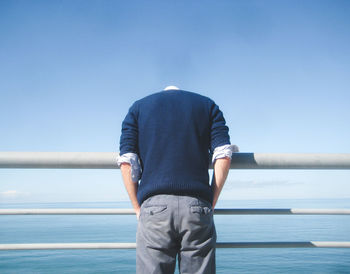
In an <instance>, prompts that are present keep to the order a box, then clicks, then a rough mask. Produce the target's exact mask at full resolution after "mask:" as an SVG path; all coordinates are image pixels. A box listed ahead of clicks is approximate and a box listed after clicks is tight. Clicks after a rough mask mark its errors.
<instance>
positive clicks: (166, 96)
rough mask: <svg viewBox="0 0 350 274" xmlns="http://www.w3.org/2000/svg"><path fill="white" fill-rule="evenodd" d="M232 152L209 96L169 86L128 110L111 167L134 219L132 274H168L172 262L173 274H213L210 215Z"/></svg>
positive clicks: (220, 113) (213, 257) (216, 107)
mask: <svg viewBox="0 0 350 274" xmlns="http://www.w3.org/2000/svg"><path fill="white" fill-rule="evenodd" d="M232 150H233V146H231V145H230V138H229V135H228V127H227V126H226V124H225V119H224V117H223V114H222V112H221V111H220V109H219V107H218V106H217V105H216V104H215V103H214V101H212V100H211V99H209V98H208V97H205V96H202V95H199V94H196V93H193V92H189V91H183V90H179V89H178V88H177V87H175V86H169V87H167V88H166V89H165V90H163V91H161V92H157V93H154V94H151V95H149V96H146V97H145V98H142V99H140V100H138V101H136V102H135V103H134V104H133V105H132V106H131V107H130V109H129V112H128V114H127V115H126V117H125V119H124V121H123V124H122V135H121V138H120V157H119V158H118V164H119V165H120V168H121V172H122V176H123V180H124V185H125V187H126V190H127V192H128V194H129V197H130V200H131V203H132V205H133V207H134V209H135V212H136V216H137V219H138V227H137V236H136V238H137V239H136V243H137V251H136V270H137V273H139V274H140V273H147V274H149V273H174V270H175V264H176V256H178V262H179V269H180V273H215V244H216V231H215V225H214V221H213V210H214V207H215V204H216V202H217V200H218V197H219V194H220V192H221V189H222V187H223V185H224V183H225V180H226V177H227V174H228V171H229V167H230V162H231V155H232ZM210 155H212V159H210ZM210 160H212V161H213V163H214V174H213V180H212V183H211V185H210V184H209V174H208V167H209V161H210ZM139 179H141V181H140V183H138V181H139Z"/></svg>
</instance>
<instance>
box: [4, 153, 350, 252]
mask: <svg viewBox="0 0 350 274" xmlns="http://www.w3.org/2000/svg"><path fill="white" fill-rule="evenodd" d="M117 157H118V154H117V153H111V152H0V168H88V169H93V168H95V169H113V168H115V169H117V168H118V166H117V164H116V160H117ZM210 168H212V166H210ZM231 169H350V154H269V153H234V154H233V157H232V161H231ZM132 214H135V213H134V212H133V210H132V209H114V208H110V209H96V208H94V209H83V208H77V209H0V215H132ZM214 214H217V215H229V214H230V215H232V214H234V215H242V214H244V215H251V214H263V215H289V214H294V215H350V209H293V208H287V209H283V208H280V209H269V208H259V209H215V212H214ZM216 246H217V247H218V248H286V247H293V248H296V247H300V248H306V247H323V248H350V242H320V241H309V242H223V243H217V245H216ZM134 248H136V244H135V243H47V244H41V243H40V244H0V250H29V249H134Z"/></svg>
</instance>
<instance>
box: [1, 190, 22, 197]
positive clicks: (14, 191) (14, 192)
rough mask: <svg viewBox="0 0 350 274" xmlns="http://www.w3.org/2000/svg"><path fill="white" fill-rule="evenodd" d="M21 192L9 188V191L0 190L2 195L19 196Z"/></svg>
mask: <svg viewBox="0 0 350 274" xmlns="http://www.w3.org/2000/svg"><path fill="white" fill-rule="evenodd" d="M18 194H19V192H18V191H17V190H7V191H3V192H0V196H3V197H15V196H18Z"/></svg>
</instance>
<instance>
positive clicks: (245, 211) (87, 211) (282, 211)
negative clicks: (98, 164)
mask: <svg viewBox="0 0 350 274" xmlns="http://www.w3.org/2000/svg"><path fill="white" fill-rule="evenodd" d="M214 214H216V215H290V214H293V215H350V209H302V208H237V209H236V208H235V209H228V208H218V209H215V211H214ZM0 215H135V212H134V210H133V209H131V208H48V209H45V208H28V209H0Z"/></svg>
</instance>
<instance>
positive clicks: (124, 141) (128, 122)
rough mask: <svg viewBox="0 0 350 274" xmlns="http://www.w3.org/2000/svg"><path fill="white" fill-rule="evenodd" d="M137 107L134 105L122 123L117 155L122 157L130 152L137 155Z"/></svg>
mask: <svg viewBox="0 0 350 274" xmlns="http://www.w3.org/2000/svg"><path fill="white" fill-rule="evenodd" d="M137 117H138V112H137V107H136V103H134V104H133V105H132V106H131V107H130V109H129V112H128V114H127V115H126V116H125V119H124V121H123V123H122V133H121V136H120V145H119V153H120V155H123V154H125V153H128V152H131V153H136V154H139V149H138V123H137Z"/></svg>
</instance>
